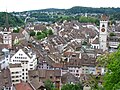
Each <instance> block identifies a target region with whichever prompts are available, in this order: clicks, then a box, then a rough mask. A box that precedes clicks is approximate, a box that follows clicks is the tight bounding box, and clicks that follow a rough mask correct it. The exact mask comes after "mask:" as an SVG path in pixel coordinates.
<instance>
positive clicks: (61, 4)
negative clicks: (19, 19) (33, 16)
mask: <svg viewBox="0 0 120 90" xmlns="http://www.w3.org/2000/svg"><path fill="white" fill-rule="evenodd" d="M73 6H85V7H120V0H0V11H5V10H6V8H7V10H8V11H9V12H12V11H25V10H35V9H45V8H65V9H67V8H71V7H73Z"/></svg>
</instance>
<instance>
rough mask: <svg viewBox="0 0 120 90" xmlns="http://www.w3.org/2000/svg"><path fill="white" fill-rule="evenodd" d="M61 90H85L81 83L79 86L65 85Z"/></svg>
mask: <svg viewBox="0 0 120 90" xmlns="http://www.w3.org/2000/svg"><path fill="white" fill-rule="evenodd" d="M61 90H83V86H82V85H81V83H78V84H65V85H63V86H62V88H61Z"/></svg>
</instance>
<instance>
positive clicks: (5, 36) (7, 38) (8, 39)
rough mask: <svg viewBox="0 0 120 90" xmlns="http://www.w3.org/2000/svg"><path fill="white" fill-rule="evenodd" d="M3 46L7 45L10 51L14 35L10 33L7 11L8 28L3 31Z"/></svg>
mask: <svg viewBox="0 0 120 90" xmlns="http://www.w3.org/2000/svg"><path fill="white" fill-rule="evenodd" d="M3 44H7V45H8V47H9V49H11V48H12V35H11V32H10V31H9V23H8V15H7V11H6V28H5V29H4V31H3Z"/></svg>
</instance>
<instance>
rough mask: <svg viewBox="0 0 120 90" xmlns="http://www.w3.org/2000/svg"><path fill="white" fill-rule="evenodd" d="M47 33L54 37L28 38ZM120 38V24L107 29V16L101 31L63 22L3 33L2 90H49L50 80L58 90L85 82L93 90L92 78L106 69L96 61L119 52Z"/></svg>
mask: <svg viewBox="0 0 120 90" xmlns="http://www.w3.org/2000/svg"><path fill="white" fill-rule="evenodd" d="M0 29H1V28H0ZM45 29H51V30H52V31H53V33H54V35H51V36H48V37H46V38H44V39H42V40H36V39H35V38H34V37H32V36H30V34H29V33H30V32H31V31H34V32H36V33H37V32H41V31H43V30H45ZM110 33H112V34H114V35H110ZM119 34H120V24H116V25H109V26H108V18H107V17H106V16H105V15H102V17H101V20H100V26H99V27H97V26H96V25H94V24H90V23H80V22H78V21H69V22H68V21H64V22H63V23H59V22H56V23H54V24H51V25H44V24H40V25H39V24H38V25H29V27H26V28H25V29H21V30H20V31H19V33H13V29H10V28H9V29H6V28H5V29H4V30H3V29H1V30H0V50H1V53H0V90H46V88H45V84H44V83H45V81H46V80H51V81H52V82H53V83H54V85H55V87H56V88H57V89H58V90H60V89H61V87H62V85H63V84H66V83H71V84H75V83H78V82H84V84H83V87H84V90H86V89H85V88H90V86H89V83H88V82H87V78H88V77H89V75H104V74H105V68H103V67H99V66H97V62H96V59H97V57H98V56H99V55H101V54H104V53H105V52H114V51H115V50H117V48H118V47H119V41H120V35H119Z"/></svg>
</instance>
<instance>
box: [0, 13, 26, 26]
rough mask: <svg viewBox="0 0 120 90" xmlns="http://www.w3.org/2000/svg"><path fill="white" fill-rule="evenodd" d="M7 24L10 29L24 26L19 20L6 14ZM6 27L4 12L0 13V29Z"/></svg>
mask: <svg viewBox="0 0 120 90" xmlns="http://www.w3.org/2000/svg"><path fill="white" fill-rule="evenodd" d="M7 17H8V24H9V26H11V27H15V26H21V25H24V22H23V20H22V19H21V18H18V17H16V16H13V15H12V14H10V13H7ZM5 26H6V12H0V27H5Z"/></svg>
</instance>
